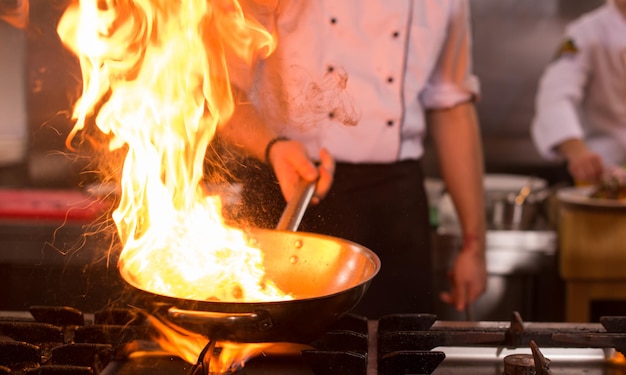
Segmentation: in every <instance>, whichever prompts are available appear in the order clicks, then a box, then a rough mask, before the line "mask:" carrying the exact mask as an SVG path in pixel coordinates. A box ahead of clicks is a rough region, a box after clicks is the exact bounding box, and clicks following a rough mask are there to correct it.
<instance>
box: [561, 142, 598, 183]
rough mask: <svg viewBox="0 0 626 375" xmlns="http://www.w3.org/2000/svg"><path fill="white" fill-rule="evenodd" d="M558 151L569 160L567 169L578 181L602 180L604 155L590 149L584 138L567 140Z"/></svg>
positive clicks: (594, 181) (596, 181)
mask: <svg viewBox="0 0 626 375" xmlns="http://www.w3.org/2000/svg"><path fill="white" fill-rule="evenodd" d="M558 151H559V152H560V153H561V154H562V155H563V156H564V157H565V159H566V160H567V171H568V172H569V174H570V176H572V178H573V179H574V181H576V182H577V183H583V184H595V183H599V182H600V181H601V180H602V175H603V173H604V163H603V161H602V157H601V156H600V155H598V154H597V153H595V152H593V151H591V150H589V149H588V148H587V145H586V144H585V143H584V142H583V141H582V140H580V139H570V140H567V141H565V142H563V143H562V144H561V145H559V147H558Z"/></svg>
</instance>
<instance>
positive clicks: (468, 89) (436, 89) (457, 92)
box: [421, 76, 480, 109]
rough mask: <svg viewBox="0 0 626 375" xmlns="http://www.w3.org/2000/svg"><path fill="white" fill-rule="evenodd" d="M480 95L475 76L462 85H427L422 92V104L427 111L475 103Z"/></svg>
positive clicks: (478, 84)
mask: <svg viewBox="0 0 626 375" xmlns="http://www.w3.org/2000/svg"><path fill="white" fill-rule="evenodd" d="M479 94H480V83H479V81H478V79H477V78H476V77H475V76H472V77H470V78H468V79H467V80H465V82H463V84H461V85H459V84H456V83H445V84H436V85H435V84H427V85H426V88H425V89H424V91H423V92H422V96H421V99H422V103H423V105H424V108H427V109H442V108H450V107H454V106H455V105H457V104H460V103H464V102H468V101H475V100H477V99H478V97H479Z"/></svg>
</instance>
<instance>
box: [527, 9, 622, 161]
mask: <svg viewBox="0 0 626 375" xmlns="http://www.w3.org/2000/svg"><path fill="white" fill-rule="evenodd" d="M565 41H571V44H570V47H569V48H566V51H563V52H561V53H560V56H559V57H558V58H556V60H554V61H553V62H552V63H551V64H550V65H549V66H548V67H547V68H546V71H545V72H544V74H543V76H542V78H541V81H540V84H539V89H538V94H537V100H536V113H535V117H534V119H533V122H532V125H531V133H532V137H533V140H534V142H535V145H536V147H537V149H538V151H539V153H540V154H541V155H543V156H544V157H546V158H548V159H558V158H559V157H558V155H557V153H556V152H555V149H554V148H555V146H557V145H558V144H560V143H561V142H563V141H565V140H567V139H570V138H580V139H584V140H585V142H586V143H587V145H588V147H589V148H590V149H591V150H592V151H594V152H597V153H598V154H600V155H601V156H602V157H603V158H604V161H605V163H606V164H607V165H611V164H622V163H624V162H626V159H625V158H624V156H625V153H624V150H625V149H626V19H625V18H624V17H623V16H622V14H621V13H620V12H619V10H618V9H617V7H616V6H615V4H613V3H612V2H607V4H604V5H603V6H601V7H599V8H597V9H595V10H593V11H591V12H590V13H587V14H585V15H583V16H581V17H579V18H578V19H576V20H575V21H573V22H572V23H570V24H569V25H568V26H567V28H566V32H565Z"/></svg>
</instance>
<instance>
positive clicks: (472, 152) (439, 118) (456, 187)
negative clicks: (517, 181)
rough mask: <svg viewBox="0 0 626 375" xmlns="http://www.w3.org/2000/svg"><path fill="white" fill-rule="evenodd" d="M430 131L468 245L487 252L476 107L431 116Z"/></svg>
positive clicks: (481, 159)
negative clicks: (472, 242) (470, 242)
mask: <svg viewBox="0 0 626 375" xmlns="http://www.w3.org/2000/svg"><path fill="white" fill-rule="evenodd" d="M427 116H428V122H429V129H430V132H431V135H432V138H433V141H434V143H435V146H436V149H437V155H438V159H439V166H440V170H441V174H442V177H443V179H444V181H445V184H446V189H447V191H448V192H449V193H450V196H451V198H452V200H453V202H454V205H455V208H456V211H457V214H458V216H459V218H460V221H461V229H462V230H463V235H464V236H465V238H466V241H477V242H478V244H479V246H475V247H473V248H475V249H479V250H484V241H485V231H486V219H485V203H484V188H483V175H484V165H483V153H482V142H481V138H480V130H479V127H478V121H477V118H476V113H475V109H474V106H473V104H472V103H464V104H461V105H458V106H456V107H453V108H450V109H445V110H436V111H429V112H428V115H427Z"/></svg>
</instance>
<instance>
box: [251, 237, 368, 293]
mask: <svg viewBox="0 0 626 375" xmlns="http://www.w3.org/2000/svg"><path fill="white" fill-rule="evenodd" d="M251 237H253V238H255V239H256V240H257V241H258V244H259V247H260V248H261V249H262V250H263V252H264V254H265V260H264V265H265V274H266V277H267V278H268V279H270V280H272V281H273V282H275V283H276V285H277V286H278V287H279V288H280V289H281V290H282V291H284V292H286V293H289V294H291V295H292V296H293V297H294V298H295V299H307V298H316V297H322V296H327V295H331V294H335V293H339V292H342V291H345V290H348V289H351V288H353V287H355V286H358V285H360V284H363V283H365V282H367V281H369V280H370V279H371V278H373V277H374V276H375V275H376V273H377V272H378V270H379V269H380V260H379V259H378V257H377V256H376V255H375V254H374V253H373V252H372V251H371V250H369V249H367V248H365V247H362V246H360V245H358V244H355V243H353V242H350V241H346V240H341V239H337V238H333V237H329V236H323V235H318V234H313V233H306V232H284V231H276V230H256V231H254V232H252V234H251Z"/></svg>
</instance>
